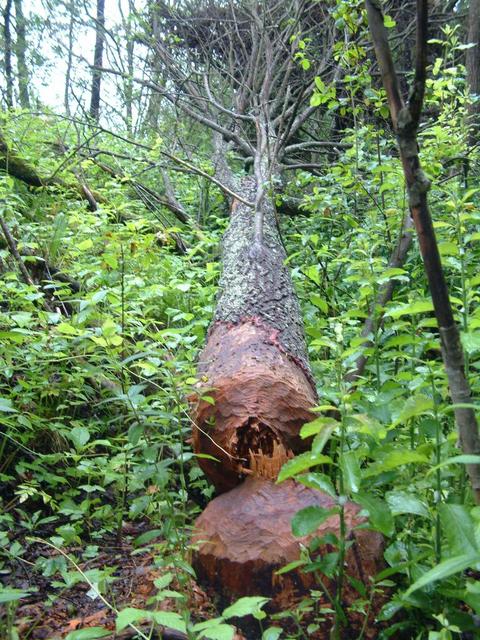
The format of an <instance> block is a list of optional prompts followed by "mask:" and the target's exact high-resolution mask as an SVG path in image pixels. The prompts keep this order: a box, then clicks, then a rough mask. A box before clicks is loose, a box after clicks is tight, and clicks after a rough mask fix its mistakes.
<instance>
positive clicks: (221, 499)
mask: <svg viewBox="0 0 480 640" xmlns="http://www.w3.org/2000/svg"><path fill="white" fill-rule="evenodd" d="M234 188H235V191H236V192H237V193H238V195H239V196H241V197H242V199H243V200H245V201H246V202H254V201H256V202H257V203H258V202H259V201H260V204H259V206H260V207H261V208H262V214H263V233H262V243H261V244H259V243H258V234H257V233H256V227H257V225H256V224H255V223H256V219H255V218H256V217H255V213H254V208H253V207H252V206H249V205H248V204H245V203H242V202H239V201H238V200H234V202H233V205H232V210H231V220H230V226H229V228H228V230H227V231H226V233H225V236H224V240H223V273H222V277H221V280H220V292H219V296H218V299H217V306H216V311H215V314H214V318H213V322H212V324H211V326H210V330H209V333H208V339H207V344H206V346H205V348H204V350H203V352H202V353H201V355H200V358H199V365H198V377H199V379H200V382H199V387H198V395H197V397H196V399H195V402H194V405H193V408H192V418H193V448H194V451H195V452H196V453H197V454H200V456H199V464H200V466H201V467H202V469H203V470H204V472H205V474H206V475H207V476H208V478H209V479H210V480H211V481H212V482H213V484H214V485H215V487H216V489H217V491H218V492H219V493H221V494H222V495H219V496H218V497H217V498H215V499H214V500H213V501H212V502H211V503H210V504H209V505H208V506H207V508H206V509H205V511H204V512H203V514H202V515H201V516H200V517H199V518H198V520H197V522H196V523H195V530H194V534H193V541H194V543H195V545H196V551H195V553H194V558H193V563H194V567H195V570H196V571H197V575H198V576H199V578H200V580H202V581H204V582H205V583H206V584H207V585H210V586H211V587H213V588H214V589H215V591H216V593H218V594H219V595H220V596H221V597H222V599H224V600H227V601H228V600H231V599H234V598H237V597H239V596H246V595H263V596H267V597H271V598H272V600H271V602H270V603H269V606H270V609H271V610H278V609H284V608H288V607H291V606H294V604H295V602H296V601H298V598H299V597H302V596H304V595H306V594H308V592H309V589H310V588H314V587H315V586H317V584H318V583H317V580H318V575H319V574H318V573H317V574H316V575H315V574H308V575H305V574H303V573H302V572H301V570H297V571H294V572H292V573H289V574H287V575H286V576H281V577H280V576H277V575H276V571H277V570H278V569H280V568H281V567H282V566H284V565H285V564H287V563H289V562H293V561H297V560H299V558H300V553H301V544H308V542H309V539H310V538H309V539H307V538H302V539H297V538H295V537H294V536H293V535H292V531H291V519H292V517H293V516H294V515H295V513H296V512H297V511H298V510H299V509H301V508H302V507H308V506H316V507H324V508H332V509H333V511H332V515H331V517H329V518H328V520H327V521H326V522H325V523H324V524H323V525H322V527H321V528H320V529H319V530H318V531H316V532H315V533H316V534H317V535H319V536H322V535H324V534H325V533H327V532H331V533H333V534H334V535H336V536H337V537H341V536H342V535H343V533H345V535H347V538H348V540H351V545H349V552H348V554H347V555H346V557H345V565H346V572H347V574H348V575H351V576H353V577H355V578H356V579H358V580H361V581H363V582H364V583H365V584H368V583H369V580H370V578H371V577H372V576H373V575H375V574H376V573H377V572H378V570H379V568H380V566H381V563H382V537H381V536H380V535H379V534H378V533H375V532H372V531H362V532H361V533H354V531H353V530H354V528H355V527H356V526H358V525H359V524H361V523H363V522H364V519H362V518H360V517H359V516H358V512H359V511H360V508H359V507H358V506H356V505H354V504H352V503H348V504H347V505H345V510H344V512H343V513H344V516H345V518H344V520H342V523H341V519H340V517H339V513H338V509H337V508H336V506H335V505H336V500H335V499H334V498H332V497H331V496H329V495H326V494H324V493H322V492H321V491H317V490H316V489H309V488H307V487H304V486H303V485H301V484H300V483H298V482H296V481H293V480H288V481H286V482H283V483H282V484H280V485H278V484H276V483H275V480H276V478H277V476H278V473H279V471H280V469H281V467H282V466H283V464H284V463H285V462H286V461H287V460H288V459H289V458H291V457H293V455H294V454H296V453H298V452H300V451H302V450H303V449H305V448H306V447H307V446H308V445H307V444H306V442H305V440H302V439H301V438H300V429H301V427H302V425H303V424H305V423H306V422H308V421H310V420H312V419H313V418H314V417H315V414H314V413H313V412H312V408H313V406H314V404H315V402H316V391H315V387H314V384H313V380H312V375H311V371H310V365H309V362H308V356H307V350H306V344H305V338H304V333H303V323H302V319H301V314H300V308H299V304H298V300H297V297H296V294H295V291H294V288H293V285H292V281H291V278H290V274H289V271H288V268H287V267H286V265H285V258H286V254H285V250H284V248H283V245H282V241H281V236H280V232H279V229H278V225H277V220H276V213H275V209H274V206H273V203H272V202H271V200H270V199H269V198H268V197H267V196H265V197H263V198H261V199H259V198H258V197H257V196H258V193H259V189H257V181H256V179H255V178H254V177H253V176H250V177H246V178H243V179H242V180H241V181H240V182H239V184H235V187H234ZM262 189H263V187H262ZM202 455H203V456H205V457H202ZM212 457H213V458H215V460H213V459H212ZM237 485H240V486H237ZM226 492H228V493H226ZM311 537H313V536H311ZM328 551H329V549H328V548H327V546H326V545H325V544H323V545H321V546H320V548H319V549H318V550H317V552H316V553H318V554H319V555H322V554H325V553H328ZM326 582H328V584H329V586H331V587H332V590H333V592H334V591H335V589H336V588H337V587H338V588H340V589H341V587H339V585H338V584H336V585H335V584H332V582H333V583H335V580H328V579H326ZM340 598H341V599H343V598H345V601H346V602H348V601H349V600H348V598H349V593H348V588H346V589H345V590H341V595H340Z"/></svg>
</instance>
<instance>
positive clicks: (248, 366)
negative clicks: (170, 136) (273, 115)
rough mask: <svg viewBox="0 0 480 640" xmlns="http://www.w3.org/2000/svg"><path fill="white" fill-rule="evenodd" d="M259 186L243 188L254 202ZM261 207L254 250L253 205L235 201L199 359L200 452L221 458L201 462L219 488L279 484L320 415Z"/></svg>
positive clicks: (284, 274)
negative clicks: (247, 480)
mask: <svg viewBox="0 0 480 640" xmlns="http://www.w3.org/2000/svg"><path fill="white" fill-rule="evenodd" d="M255 190H256V186H255V179H254V178H253V177H251V176H249V177H246V178H244V179H243V180H242V181H241V184H240V185H238V188H237V191H238V192H239V193H240V194H241V195H242V197H244V198H245V199H247V200H249V201H251V199H253V198H254V196H255ZM263 207H264V247H263V248H262V249H261V250H260V251H259V250H258V249H256V248H255V247H254V245H253V241H254V238H253V235H254V224H253V218H254V214H253V209H252V208H251V207H249V206H247V205H245V204H243V203H239V202H238V201H234V202H233V205H232V213H231V221H230V226H229V228H228V230H227V232H226V233H225V236H224V241H223V274H222V278H221V280H220V293H219V297H218V300H217V307H216V311H215V315H214V318H213V322H212V324H211V326H210V330H209V333H208V340H207V344H206V346H205V349H204V350H203V352H202V354H201V355H200V358H199V367H198V375H199V377H200V378H201V380H202V382H201V387H200V389H199V398H198V400H197V402H196V404H195V406H194V409H193V421H194V431H193V442H194V449H195V451H196V452H198V453H204V454H208V455H210V456H214V457H215V458H216V459H217V460H218V462H215V461H213V460H210V459H201V460H200V465H201V467H202V469H203V470H204V471H205V473H206V474H207V476H208V477H209V478H210V480H211V481H212V482H213V483H214V485H215V487H216V488H217V490H219V491H228V490H230V489H232V488H233V487H234V486H235V485H236V484H238V483H239V482H240V481H241V479H242V478H244V477H245V475H251V474H253V475H260V476H267V477H270V478H275V477H276V475H277V473H278V471H279V469H280V467H281V466H282V464H283V463H284V462H285V461H286V460H287V459H288V458H289V457H291V456H292V455H293V453H297V452H298V451H300V450H301V449H302V448H304V447H305V445H304V443H303V441H302V440H301V439H300V437H299V431H300V428H301V426H302V425H303V424H304V423H305V422H307V421H309V420H311V419H312V418H313V417H314V415H313V414H312V413H311V408H312V407H313V406H314V404H315V399H316V394H315V388H314V385H313V380H312V376H311V372H310V366H309V363H308V357H307V352H306V345H305V339H304V335H303V323H302V319H301V315H300V309H299V305H298V301H297V298H296V295H295V292H294V289H293V286H292V282H291V279H290V274H289V272H288V269H287V267H286V266H285V264H284V262H285V258H286V255H285V251H284V249H283V246H282V243H281V239H280V235H279V231H278V227H277V222H276V216H275V211H274V207H273V204H272V203H271V202H270V201H268V200H264V204H263ZM202 396H209V397H208V398H207V399H202ZM211 398H213V400H214V404H212V403H211V402H212V401H211ZM212 425H213V426H212Z"/></svg>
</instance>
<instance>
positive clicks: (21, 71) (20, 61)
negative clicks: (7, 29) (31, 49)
mask: <svg viewBox="0 0 480 640" xmlns="http://www.w3.org/2000/svg"><path fill="white" fill-rule="evenodd" d="M14 1H15V21H16V32H17V38H16V41H15V55H16V57H17V72H18V97H19V99H20V106H21V107H22V109H30V98H29V95H28V85H29V77H28V65H27V37H26V30H25V16H24V14H23V7H22V0H14Z"/></svg>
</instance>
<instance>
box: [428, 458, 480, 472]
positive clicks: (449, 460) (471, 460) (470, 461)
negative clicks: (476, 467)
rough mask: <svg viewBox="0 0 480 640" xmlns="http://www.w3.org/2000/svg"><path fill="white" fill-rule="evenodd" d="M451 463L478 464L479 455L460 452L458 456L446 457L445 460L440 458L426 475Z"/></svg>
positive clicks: (479, 462)
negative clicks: (440, 460) (438, 462)
mask: <svg viewBox="0 0 480 640" xmlns="http://www.w3.org/2000/svg"><path fill="white" fill-rule="evenodd" d="M451 464H480V456H477V455H473V454H462V455H459V456H452V457H451V458H447V459H446V460H442V462H440V464H437V465H435V466H434V467H432V468H431V469H429V471H428V472H427V475H430V474H431V473H433V472H434V471H437V469H441V468H442V467H448V466H449V465H451Z"/></svg>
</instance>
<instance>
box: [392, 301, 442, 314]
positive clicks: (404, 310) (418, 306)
mask: <svg viewBox="0 0 480 640" xmlns="http://www.w3.org/2000/svg"><path fill="white" fill-rule="evenodd" d="M431 311H433V304H432V301H431V300H417V301H416V302H412V303H411V304H403V305H401V306H398V307H394V308H393V309H389V311H388V312H387V313H386V314H385V315H389V316H391V317H392V318H401V317H402V316H407V315H409V316H414V315H417V314H418V313H429V312H431Z"/></svg>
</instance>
